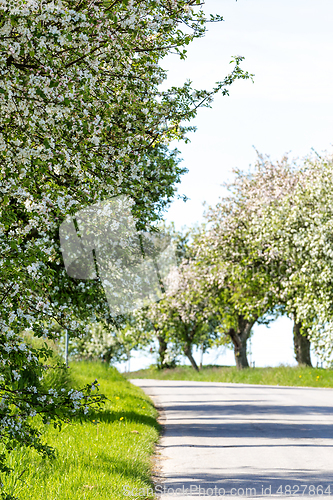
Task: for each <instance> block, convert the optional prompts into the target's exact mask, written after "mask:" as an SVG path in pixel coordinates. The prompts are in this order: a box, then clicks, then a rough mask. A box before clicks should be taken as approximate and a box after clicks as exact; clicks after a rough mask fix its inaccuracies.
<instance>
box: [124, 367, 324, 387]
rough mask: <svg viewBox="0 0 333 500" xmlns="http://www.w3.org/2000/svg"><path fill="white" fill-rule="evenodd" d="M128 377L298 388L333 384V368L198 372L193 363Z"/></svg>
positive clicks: (207, 369)
mask: <svg viewBox="0 0 333 500" xmlns="http://www.w3.org/2000/svg"><path fill="white" fill-rule="evenodd" d="M125 376H126V377H127V378H152V379H159V380H193V381H198V382H233V383H239V384H259V385H281V386H297V387H333V370H325V369H323V368H308V367H293V366H278V367H274V368H246V369H244V370H237V368H236V367H235V366H210V365H209V366H204V367H203V368H202V370H201V371H200V372H196V371H194V370H193V368H192V367H190V366H178V367H176V368H172V369H165V370H157V369H155V368H149V369H147V370H139V371H136V372H131V373H126V374H125Z"/></svg>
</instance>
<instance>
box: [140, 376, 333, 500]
mask: <svg viewBox="0 0 333 500" xmlns="http://www.w3.org/2000/svg"><path fill="white" fill-rule="evenodd" d="M131 382H132V383H134V384H136V385H138V386H140V387H142V389H143V390H144V391H145V392H146V393H147V394H148V395H149V396H150V397H151V398H152V400H153V401H154V403H155V405H156V406H157V407H158V408H160V409H163V411H162V413H161V415H162V420H163V421H162V423H163V425H164V433H163V436H162V438H161V442H160V446H159V451H160V464H161V468H162V476H163V480H162V481H160V484H159V485H157V486H156V492H157V494H158V498H161V499H163V500H164V499H170V498H177V499H183V498H184V499H185V498H186V499H187V500H190V499H193V500H194V499H195V500H197V499H198V498H203V497H205V498H221V497H223V496H225V497H229V498H230V497H231V496H232V497H246V498H258V497H260V498H263V497H275V498H276V497H283V498H285V497H287V496H289V497H290V496H292V497H294V498H313V497H318V496H320V497H322V498H323V497H326V498H329V497H330V496H331V497H333V390H332V389H316V388H294V387H279V386H259V385H245V384H223V383H209V382H186V381H162V380H147V379H141V380H139V379H136V380H131ZM141 493H142V492H141ZM141 493H140V492H139V494H140V495H141ZM160 494H161V496H160ZM137 498H144V497H142V496H141V497H140V496H138V497H137Z"/></svg>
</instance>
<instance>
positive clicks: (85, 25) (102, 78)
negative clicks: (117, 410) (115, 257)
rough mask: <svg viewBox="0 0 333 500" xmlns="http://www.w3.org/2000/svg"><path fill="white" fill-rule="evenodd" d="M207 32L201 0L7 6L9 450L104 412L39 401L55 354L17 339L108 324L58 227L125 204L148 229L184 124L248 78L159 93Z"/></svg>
mask: <svg viewBox="0 0 333 500" xmlns="http://www.w3.org/2000/svg"><path fill="white" fill-rule="evenodd" d="M219 19H220V18H219V17H212V18H211V19H210V20H211V21H218V20H219ZM206 24H207V19H205V16H204V14H203V11H202V9H201V7H200V2H198V1H197V0H145V1H144V2H142V1H137V0H110V1H109V2H101V1H99V0H93V1H92V2H86V1H85V0H83V1H78V0H63V1H62V0H55V1H48V0H2V1H1V3H0V68H1V80H0V104H1V108H0V158H1V162H0V192H1V209H0V210H1V212H0V247H1V281H0V297H1V311H0V321H1V333H0V335H1V345H0V366H1V380H0V391H1V404H0V435H1V438H2V441H3V443H4V444H5V445H6V446H7V450H8V451H9V450H10V449H11V448H12V447H13V446H16V445H17V444H26V445H29V446H34V447H36V448H37V449H38V450H40V451H42V452H43V450H44V451H45V450H46V448H43V447H42V445H41V442H40V439H39V434H38V432H37V430H36V429H35V427H34V424H33V419H32V420H31V417H34V415H35V414H39V415H42V416H43V419H44V420H45V421H48V420H53V421H54V422H55V423H57V422H58V423H60V422H61V420H64V419H67V418H68V417H69V416H70V415H72V414H73V415H74V414H75V413H77V412H81V411H88V407H89V405H90V404H95V403H96V404H99V403H100V401H101V398H98V397H95V399H94V398H93V397H92V394H91V391H92V389H93V388H94V386H93V385H90V386H89V387H88V388H86V389H85V390H82V391H78V392H75V393H73V392H71V393H68V392H66V391H65V392H64V393H62V394H55V393H54V392H52V393H50V394H42V393H41V392H40V389H39V386H38V383H37V379H38V378H42V375H43V370H44V364H43V358H44V357H45V356H46V355H49V354H50V353H49V352H48V353H47V352H46V350H43V349H42V350H36V349H35V350H34V349H32V348H31V347H29V345H27V343H25V342H24V340H23V338H22V334H23V332H24V331H27V330H29V331H30V332H31V333H32V334H33V335H37V336H43V335H46V336H49V337H52V336H54V335H55V333H54V332H53V331H52V327H51V326H50V325H52V322H57V323H58V324H59V325H61V327H62V328H63V329H64V330H68V331H72V332H77V331H78V330H79V329H80V327H81V325H84V321H85V320H87V321H88V320H89V321H91V319H93V318H94V317H95V316H96V314H97V315H99V316H101V315H102V316H103V315H104V316H107V303H106V300H105V299H103V293H102V291H101V287H100V283H99V282H98V280H97V281H86V282H85V281H82V280H81V281H80V280H74V279H71V278H69V277H68V276H67V274H66V272H65V270H64V267H63V264H62V261H61V258H60V246H59V236H58V227H59V224H60V223H61V222H62V221H63V220H64V219H65V218H66V216H67V215H69V214H73V213H74V212H75V211H77V210H78V209H80V208H82V207H84V206H87V205H89V204H92V203H95V202H97V201H99V200H102V199H107V198H110V197H114V196H117V195H119V194H124V195H127V196H130V197H131V198H132V199H133V201H134V206H133V215H134V216H135V217H136V219H137V224H138V227H140V228H147V227H148V226H149V223H151V222H152V221H154V220H156V219H157V218H158V217H159V215H160V213H161V210H162V209H163V208H164V207H165V206H166V204H167V203H168V202H169V200H170V199H171V198H172V197H173V196H174V193H175V184H176V183H177V182H178V181H179V177H180V175H181V174H182V173H183V172H184V169H182V168H180V166H179V161H178V159H177V151H170V150H169V149H168V144H169V143H170V141H172V140H174V139H177V140H179V139H185V140H186V134H187V132H188V131H190V130H192V127H190V126H185V125H184V124H185V123H186V121H189V120H190V119H191V118H193V117H194V116H195V115H196V112H197V109H198V108H199V107H200V106H209V104H210V102H211V100H212V97H213V95H214V93H216V92H222V93H223V94H227V93H228V88H229V86H230V85H231V84H232V82H233V81H234V80H235V79H237V78H248V77H249V75H248V74H246V73H243V72H242V71H241V69H240V67H239V62H240V60H241V58H235V61H234V62H235V68H234V70H233V71H232V73H231V74H230V75H228V76H227V77H226V78H225V79H224V80H223V81H221V82H218V83H217V84H216V86H215V87H214V89H213V90H212V91H206V90H194V89H193V88H192V86H191V83H190V82H186V83H185V84H184V86H183V87H180V88H176V87H173V88H171V89H169V90H167V91H164V92H161V91H160V90H159V84H160V83H161V82H162V81H163V79H165V77H166V73H165V71H163V69H162V68H161V66H160V64H159V62H160V61H161V59H162V58H163V57H164V56H165V55H166V54H168V53H170V52H175V53H177V54H178V55H179V56H180V57H181V58H184V57H185V56H186V49H185V47H186V46H187V45H188V44H189V43H190V42H191V41H192V40H193V39H195V38H200V37H201V36H203V35H204V33H205V30H206ZM45 349H46V348H45ZM28 373H29V374H33V378H34V383H31V384H29V385H27V384H26V383H25V382H26V380H28V379H29V380H30V379H31V376H30V375H29V377H28V375H27V374H28ZM94 402H95V403H94ZM28 421H29V422H30V423H29V424H28ZM31 422H32V423H31ZM2 470H6V466H5V465H3V469H2Z"/></svg>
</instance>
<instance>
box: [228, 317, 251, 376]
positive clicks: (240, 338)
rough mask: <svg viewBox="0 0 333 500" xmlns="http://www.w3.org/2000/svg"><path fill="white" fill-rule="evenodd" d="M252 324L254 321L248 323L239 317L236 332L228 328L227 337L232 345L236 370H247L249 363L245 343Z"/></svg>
mask: <svg viewBox="0 0 333 500" xmlns="http://www.w3.org/2000/svg"><path fill="white" fill-rule="evenodd" d="M254 323H255V321H248V320H246V319H244V318H243V317H242V316H239V317H238V328H237V332H236V331H235V329H234V328H230V330H229V331H228V335H229V336H230V338H231V340H232V343H233V344H234V354H235V361H236V366H237V368H238V370H242V369H243V368H249V362H248V360H247V354H246V341H247V339H248V338H249V336H250V333H251V329H252V326H253V325H254Z"/></svg>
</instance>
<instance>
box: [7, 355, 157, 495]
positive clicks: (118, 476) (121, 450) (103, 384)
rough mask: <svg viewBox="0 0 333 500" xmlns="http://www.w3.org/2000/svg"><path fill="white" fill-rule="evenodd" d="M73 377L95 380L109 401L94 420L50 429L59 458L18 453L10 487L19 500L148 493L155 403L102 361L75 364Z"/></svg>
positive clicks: (48, 433)
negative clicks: (130, 492) (143, 491)
mask: <svg viewBox="0 0 333 500" xmlns="http://www.w3.org/2000/svg"><path fill="white" fill-rule="evenodd" d="M71 375H72V378H73V379H74V381H75V385H77V384H78V385H81V386H82V385H84V384H85V383H88V382H93V381H94V379H95V378H97V379H98V381H99V383H100V391H101V393H103V394H105V395H106V396H107V397H108V398H109V399H110V401H107V403H106V405H105V409H104V410H103V411H102V412H100V413H99V414H98V415H96V416H94V419H95V423H94V422H88V421H86V422H84V423H79V422H75V423H73V424H68V425H65V426H64V427H63V430H62V431H61V432H59V431H56V430H54V429H53V428H48V429H47V431H46V436H45V437H46V439H47V441H48V443H49V444H51V445H52V446H54V447H55V448H56V449H57V450H58V452H57V458H56V459H53V460H52V459H42V458H40V457H39V456H38V455H37V454H36V453H35V452H34V451H33V450H28V451H27V450H21V451H20V450H17V451H15V453H14V454H13V455H12V460H11V464H10V465H11V466H13V467H14V468H15V473H13V474H11V477H10V478H9V479H8V480H7V484H6V487H7V489H9V492H10V493H11V494H15V495H17V496H18V497H19V499H20V500H27V499H39V498H40V499H43V500H83V499H85V500H97V499H98V500H104V499H105V500H106V499H108V500H110V499H113V500H118V499H124V498H129V497H128V496H126V495H125V493H126V491H125V490H124V488H125V486H127V487H128V488H129V489H131V490H132V489H133V488H137V489H142V488H144V490H145V491H146V490H147V489H148V488H149V487H151V486H152V483H151V479H150V478H151V468H152V459H151V456H152V454H153V451H154V444H155V443H156V441H157V439H158V436H159V424H158V423H157V421H156V417H157V411H156V410H155V408H154V406H153V404H152V402H151V401H150V400H149V398H148V397H147V396H146V395H145V394H144V393H143V392H142V390H141V389H139V388H137V387H135V386H133V385H131V384H130V383H129V382H128V381H127V380H126V379H125V378H124V377H123V376H122V375H120V374H119V373H118V372H117V370H116V369H114V368H110V367H107V366H105V365H102V364H100V363H73V364H72V366H71ZM97 422H98V423H97ZM133 431H138V433H135V432H133ZM151 497H152V496H149V495H147V496H144V497H141V498H151ZM131 498H133V497H131Z"/></svg>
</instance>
